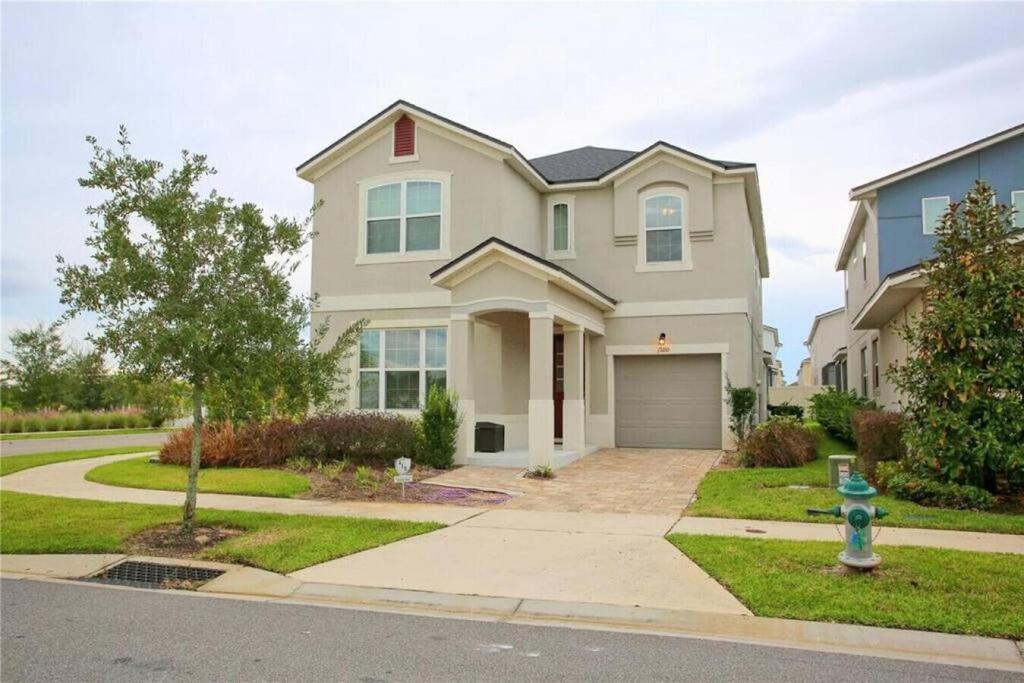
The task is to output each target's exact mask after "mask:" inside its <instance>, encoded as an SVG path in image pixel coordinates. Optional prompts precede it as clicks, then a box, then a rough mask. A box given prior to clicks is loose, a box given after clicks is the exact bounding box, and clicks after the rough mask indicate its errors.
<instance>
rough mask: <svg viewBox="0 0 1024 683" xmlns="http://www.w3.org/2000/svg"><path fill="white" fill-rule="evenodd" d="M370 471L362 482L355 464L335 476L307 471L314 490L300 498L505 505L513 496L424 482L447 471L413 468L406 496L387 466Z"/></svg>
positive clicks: (475, 505)
mask: <svg viewBox="0 0 1024 683" xmlns="http://www.w3.org/2000/svg"><path fill="white" fill-rule="evenodd" d="M370 471H371V473H372V478H371V479H370V480H363V481H362V482H357V478H356V468H355V467H353V466H351V465H350V466H349V467H346V468H345V470H344V471H343V472H341V474H338V475H336V476H334V477H333V478H331V477H327V476H324V474H322V473H321V472H319V471H318V470H315V469H314V470H310V471H308V472H304V474H305V475H306V476H308V477H309V483H310V489H309V491H308V492H307V493H305V494H303V495H302V496H300V497H302V498H317V499H324V498H327V499H331V500H370V501H376V502H386V503H439V504H443V505H465V506H469V507H486V506H491V505H501V504H502V503H504V502H506V501H508V500H509V499H511V497H512V496H510V495H508V494H507V493H498V492H497V491H484V490H481V489H465V488H458V487H455V486H438V485H435V484H424V483H422V481H423V480H424V479H430V478H431V477H435V476H437V475H439V474H442V473H443V472H445V470H435V469H430V468H416V469H414V470H413V473H412V474H413V482H412V483H410V484H406V485H405V497H403V496H402V485H401V484H396V483H395V482H394V480H393V479H392V478H391V477H390V476H388V473H387V472H386V471H385V470H384V469H382V468H371V470H370Z"/></svg>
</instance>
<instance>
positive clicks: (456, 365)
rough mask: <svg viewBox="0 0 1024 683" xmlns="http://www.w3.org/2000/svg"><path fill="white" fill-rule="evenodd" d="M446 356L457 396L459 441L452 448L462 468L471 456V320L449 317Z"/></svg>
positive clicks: (473, 420)
mask: <svg viewBox="0 0 1024 683" xmlns="http://www.w3.org/2000/svg"><path fill="white" fill-rule="evenodd" d="M449 334H450V337H451V338H450V340H449V344H450V355H449V356H448V370H449V374H448V381H449V385H448V386H450V387H451V388H452V389H453V390H454V391H455V393H456V394H458V396H459V414H460V415H461V416H462V424H460V425H459V439H458V443H457V445H456V448H455V462H456V464H459V465H464V464H466V462H467V461H468V460H469V456H470V455H472V454H473V452H474V450H475V448H474V445H473V438H474V436H473V432H474V428H475V427H476V401H475V400H474V398H473V350H474V346H473V319H472V318H471V317H469V316H467V315H462V316H456V315H453V316H452V319H451V326H450V327H449Z"/></svg>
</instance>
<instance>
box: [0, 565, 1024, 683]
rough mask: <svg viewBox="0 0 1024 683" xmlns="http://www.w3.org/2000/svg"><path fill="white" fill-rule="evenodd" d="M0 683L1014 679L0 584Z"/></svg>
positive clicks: (535, 630) (657, 640) (597, 634)
mask: <svg viewBox="0 0 1024 683" xmlns="http://www.w3.org/2000/svg"><path fill="white" fill-rule="evenodd" d="M0 607H2V612H0V613H2V619H0V656H2V661H0V664H2V675H3V680H4V681H12V682H13V681H51V682H52V681H83V680H115V681H121V680H123V681H138V680H184V679H188V680H245V681H253V680H271V679H273V680H291V681H316V680H328V679H330V680H345V681H363V682H369V681H485V680H537V681H541V680H559V681H566V680H617V681H618V680H631V681H665V680H689V681H705V680H715V681H750V680H758V681H787V682H788V683H796V682H798V681H813V682H814V683H821V682H822V681H829V683H838V682H839V681H850V682H851V683H853V682H856V683H863V682H864V681H871V680H879V681H880V680H900V681H938V680H947V681H948V680H971V681H1010V680H1015V681H1020V680H1021V678H1020V677H1019V676H1014V675H1013V674H1008V673H1003V672H996V671H985V670H980V669H968V668H960V667H952V666H943V665H935V664H926V663H917V662H905V661H897V660H892V659H880V658H873V657H854V656H849V655H836V654H827V653H818V652H810V651H804V650H792V649H786V648H770V647H761V646H754V645H744V644H737V643H726V642H717V641H712V640H701V639H691V638H677V637H670V636H657V635H640V634H624V633H615V632H607V631H593V630H583V629H572V628H562V627H546V626H530V625H516V624H507V623H493V622H480V621H470V620H464V619H446V618H433V617H422V616H408V615H401V614H394V613H383V612H369V611H359V610H349V609H339V608H333V607H319V606H305V605H286V604H280V603H277V604H275V603H264V602H251V601H241V600H226V599H219V598H212V597H208V596H202V595H198V594H190V595H182V594H179V593H172V592H166V591H137V590H124V589H111V588H104V587H97V586H91V585H85V584H82V585H79V584H62V583H46V582H38V581H28V580H21V581H14V580H6V581H3V582H0Z"/></svg>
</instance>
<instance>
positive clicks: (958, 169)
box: [855, 131, 1024, 279]
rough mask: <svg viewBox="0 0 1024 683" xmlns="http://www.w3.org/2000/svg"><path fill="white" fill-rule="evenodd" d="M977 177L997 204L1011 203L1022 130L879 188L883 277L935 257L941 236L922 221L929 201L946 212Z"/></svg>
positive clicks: (1021, 173) (1020, 164)
mask: <svg viewBox="0 0 1024 683" xmlns="http://www.w3.org/2000/svg"><path fill="white" fill-rule="evenodd" d="M977 180H985V181H987V182H988V184H989V185H991V186H992V188H993V189H995V190H996V200H997V201H998V202H1001V203H1003V204H1012V203H1013V196H1012V193H1013V191H1014V190H1017V191H1020V190H1024V131H1021V132H1020V133H1019V134H1018V135H1016V136H1015V137H1011V138H1009V139H1006V140H1003V141H1001V142H998V143H996V144H994V145H992V146H991V147H984V148H982V149H979V150H977V151H974V152H971V153H969V154H966V155H964V156H961V157H958V158H955V159H952V160H950V161H947V162H945V163H941V164H939V165H937V166H934V167H932V168H929V169H927V170H924V171H921V172H920V173H916V174H914V175H911V176H909V177H906V178H902V179H900V180H895V181H893V182H892V183H891V184H887V185H882V186H879V187H877V189H876V190H875V192H876V194H877V207H878V209H877V210H878V266H879V269H880V273H879V275H880V276H881V277H880V279H885V277H886V276H887V275H890V274H892V273H895V272H896V271H898V270H903V269H904V268H908V267H910V266H916V265H918V264H919V263H921V261H924V260H927V259H929V258H931V256H932V253H933V249H934V247H935V242H936V240H937V238H936V237H935V235H934V234H929V233H930V231H929V230H927V228H928V226H926V225H925V224H924V216H923V208H922V205H923V204H924V203H925V200H926V199H928V198H933V199H936V200H937V201H936V203H935V204H936V208H939V206H938V205H940V204H941V205H942V206H941V210H942V211H943V212H944V211H945V205H947V204H948V202H949V201H954V202H955V201H959V200H960V199H963V196H964V195H965V194H967V193H968V192H969V191H970V189H971V188H972V187H974V183H975V181H977ZM876 182H877V181H876ZM855 191H856V190H855ZM1019 196H1020V195H1018V197H1019ZM943 199H945V200H946V201H945V202H943V201H942V200H943ZM1018 201H1019V200H1018ZM1019 222H1020V221H1019V220H1018V223H1019Z"/></svg>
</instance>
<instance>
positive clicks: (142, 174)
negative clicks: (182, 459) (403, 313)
mask: <svg viewBox="0 0 1024 683" xmlns="http://www.w3.org/2000/svg"><path fill="white" fill-rule="evenodd" d="M87 140H88V142H89V144H91V145H92V149H93V158H92V161H91V162H90V163H89V174H88V175H87V176H86V177H84V178H82V179H80V180H79V184H80V185H82V186H83V187H86V188H90V189H95V190H100V191H103V192H104V193H105V195H106V197H105V199H104V200H103V201H102V202H101V203H99V204H97V205H96V206H92V207H90V208H89V209H88V213H89V214H90V215H91V216H93V217H94V220H93V223H92V226H93V233H92V235H91V236H90V237H88V238H87V240H86V244H87V245H88V246H89V247H91V248H92V255H93V261H94V263H93V264H92V265H71V264H68V263H67V262H65V261H64V259H63V258H61V257H58V264H59V265H58V284H59V285H60V288H61V301H62V302H63V303H65V304H67V305H68V307H69V311H68V315H74V314H77V313H80V312H83V311H89V312H93V313H96V314H97V315H98V317H99V321H98V329H99V334H97V335H93V337H92V339H93V341H94V343H95V344H96V345H97V347H98V348H100V349H101V350H103V351H108V352H110V353H113V354H114V355H116V356H117V357H118V359H119V361H120V363H119V365H120V366H121V368H123V369H125V370H127V371H130V372H134V373H137V374H139V375H141V376H142V377H145V378H153V377H177V378H180V379H182V380H183V381H184V382H185V383H187V384H188V386H189V389H190V393H191V406H192V426H193V440H192V456H191V460H190V462H189V472H188V484H187V488H186V494H185V505H184V510H183V513H182V532H183V533H191V531H192V522H193V518H194V516H195V508H196V482H197V478H198V474H199V463H200V459H201V450H202V442H201V434H202V424H203V405H204V398H205V396H206V391H207V390H208V389H209V388H210V387H211V386H212V385H216V384H218V383H221V384H223V383H229V382H230V381H231V380H232V379H234V378H238V377H240V376H245V375H246V374H251V375H253V376H255V377H261V376H263V375H265V373H266V372H267V368H268V367H269V368H272V367H275V365H276V362H277V360H278V359H279V358H281V357H283V356H284V355H286V353H287V351H288V350H289V349H294V348H296V347H297V346H299V345H300V344H301V333H302V325H303V324H304V323H305V321H306V320H308V319H309V315H310V309H311V306H312V303H311V301H310V300H308V299H303V298H300V297H295V296H293V295H292V293H291V289H290V287H289V285H288V277H289V276H290V275H291V274H292V273H293V272H294V271H295V268H296V267H297V266H298V263H299V256H300V253H301V251H302V249H303V247H304V246H305V245H306V244H307V243H308V241H309V239H310V235H311V233H310V230H309V223H310V221H309V220H307V221H305V222H297V221H294V220H290V219H284V218H278V217H273V218H271V219H269V220H267V219H265V218H264V216H263V213H262V211H261V210H260V209H259V208H257V207H256V206H255V205H254V204H250V203H245V204H241V205H236V204H235V203H234V202H232V201H231V200H230V199H228V198H226V197H223V196H221V195H219V194H217V192H216V191H211V192H209V193H208V194H205V195H200V192H199V189H198V186H199V185H200V184H201V183H203V182H204V181H207V179H208V178H209V177H210V176H212V175H213V174H214V173H215V170H214V169H213V168H212V167H211V166H210V165H209V164H208V163H207V160H206V157H205V156H203V155H199V154H190V153H189V152H187V151H186V152H182V155H181V165H180V166H179V167H178V168H175V169H172V170H170V171H168V172H166V173H164V167H163V164H161V163H160V162H158V161H153V160H147V159H138V158H136V157H134V156H133V155H132V154H131V153H130V152H129V144H130V143H129V140H128V136H127V133H126V131H125V129H124V127H122V128H121V130H120V135H119V139H118V143H119V148H118V149H117V150H116V151H113V150H109V149H105V148H103V147H101V146H99V145H98V144H97V142H96V139H95V138H92V137H90V138H87Z"/></svg>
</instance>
